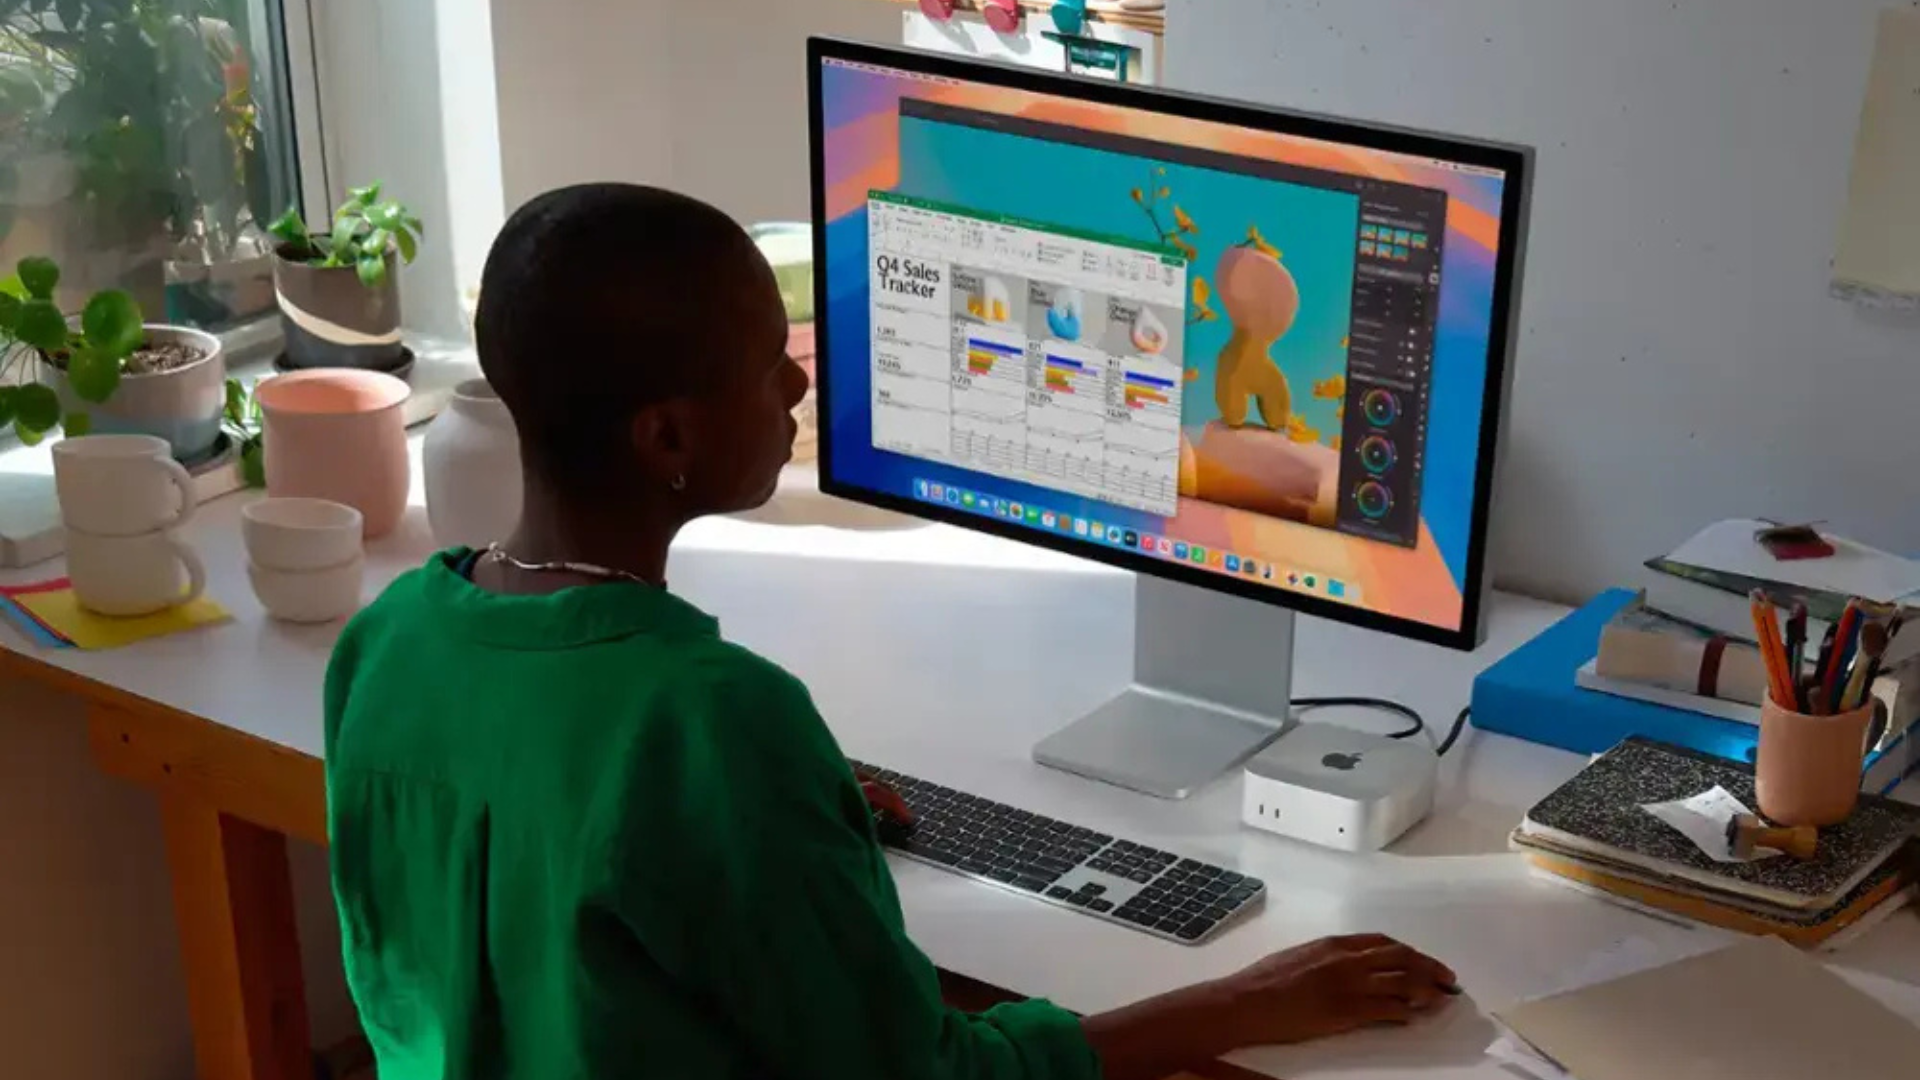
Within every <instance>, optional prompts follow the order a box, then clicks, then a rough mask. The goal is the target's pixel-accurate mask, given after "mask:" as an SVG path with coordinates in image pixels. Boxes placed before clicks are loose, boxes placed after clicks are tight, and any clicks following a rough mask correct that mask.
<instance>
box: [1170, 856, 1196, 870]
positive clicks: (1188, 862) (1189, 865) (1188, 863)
mask: <svg viewBox="0 0 1920 1080" xmlns="http://www.w3.org/2000/svg"><path fill="white" fill-rule="evenodd" d="M1174 869H1176V870H1198V869H1200V864H1199V863H1197V862H1195V861H1193V860H1192V859H1181V860H1180V865H1178V866H1176V867H1174Z"/></svg>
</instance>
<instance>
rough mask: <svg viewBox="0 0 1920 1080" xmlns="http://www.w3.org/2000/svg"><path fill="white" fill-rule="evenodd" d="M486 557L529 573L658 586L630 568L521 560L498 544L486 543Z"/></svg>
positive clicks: (563, 561)
mask: <svg viewBox="0 0 1920 1080" xmlns="http://www.w3.org/2000/svg"><path fill="white" fill-rule="evenodd" d="M486 557H487V559H489V560H490V561H492V562H501V563H506V564H507V565H508V566H511V567H513V568H514V569H515V570H521V571H524V572H526V573H529V574H579V575H580V576H581V577H590V578H599V579H600V580H601V581H628V582H632V583H633V584H635V585H645V586H646V587H647V588H649V589H652V588H658V586H656V585H655V584H654V583H653V582H651V581H648V580H647V579H646V578H643V577H641V576H640V575H639V574H636V573H633V572H632V571H630V570H614V569H612V568H610V567H605V566H595V565H594V564H593V563H583V562H571V561H567V560H561V561H558V562H538V563H536V562H522V561H520V560H519V559H516V558H514V557H513V556H511V555H509V554H507V551H506V549H505V548H503V547H501V546H500V545H499V544H489V545H487V550H486Z"/></svg>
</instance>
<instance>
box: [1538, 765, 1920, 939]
mask: <svg viewBox="0 0 1920 1080" xmlns="http://www.w3.org/2000/svg"><path fill="white" fill-rule="evenodd" d="M1716 786H1717V787H1719V788H1722V789H1724V790H1725V791H1726V792H1727V793H1728V794H1730V795H1731V796H1733V798H1734V799H1736V800H1738V801H1739V802H1740V803H1742V804H1744V805H1745V806H1748V807H1752V806H1754V805H1755V802H1756V801H1755V797H1754V790H1753V770H1752V769H1751V768H1750V767H1747V766H1743V765H1741V764H1739V763H1736V762H1732V761H1728V760H1726V759H1724V758H1719V757H1715V756H1713V755H1711V754H1703V753H1699V752H1697V751H1693V750H1688V749H1684V748H1682V747H1677V746H1670V745H1667V744H1665V743H1657V742H1653V741H1650V740H1646V739H1637V738H1636V739H1628V740H1626V741H1625V742H1623V743H1621V744H1620V745H1619V746H1616V747H1614V748H1613V749H1612V750H1609V751H1608V752H1607V753H1605V754H1602V755H1601V756H1600V757H1599V758H1597V759H1595V761H1594V762H1593V763H1592V764H1591V765H1589V766H1588V767H1587V768H1586V769H1585V770H1583V771H1582V772H1581V773H1580V775H1578V776H1576V777H1575V778H1574V779H1572V780H1570V781H1568V782H1567V783H1566V784H1565V785H1564V786H1562V787H1561V788H1560V789H1559V790H1557V791H1555V792H1554V793H1553V794H1552V795H1549V796H1547V798H1545V799H1543V800H1541V802H1540V803H1539V805H1537V806H1535V807H1534V808H1533V809H1532V810H1530V811H1528V812H1527V816H1526V819H1525V820H1524V821H1523V822H1522V823H1521V825H1520V827H1519V828H1518V829H1516V830H1514V833H1513V836H1512V843H1513V846H1514V847H1515V848H1516V849H1517V850H1519V851H1520V852H1522V853H1523V854H1525V855H1526V856H1527V858H1528V859H1529V861H1530V862H1531V863H1532V864H1533V866H1534V868H1535V869H1536V870H1538V871H1540V872H1542V873H1545V874H1548V875H1551V876H1553V877H1555V878H1558V879H1561V880H1564V881H1568V882H1571V883H1573V884H1575V885H1577V886H1580V887H1582V888H1585V889H1588V890H1592V891H1595V892H1598V893H1600V894H1603V895H1605V896H1607V897H1609V898H1612V899H1615V900H1618V901H1620V902H1622V903H1626V904H1628V905H1631V906H1635V907H1640V908H1646V909H1652V910H1655V911H1658V912H1662V913H1664V914H1666V915H1668V916H1673V917H1679V918H1682V919H1687V920H1691V921H1695V922H1701V923H1706V924H1710V925H1713V926H1719V927H1723V928H1726V929H1730V930H1736V931H1741V932H1744V933H1750V934H1764V935H1768V936H1772V937H1778V938H1781V939H1783V940H1785V941H1788V942H1791V943H1793V944H1795V945H1799V946H1802V947H1812V946H1815V945H1820V944H1823V943H1828V942H1830V941H1831V939H1833V938H1835V937H1836V936H1837V935H1840V934H1841V933H1843V932H1846V931H1849V930H1852V931H1855V932H1859V931H1862V930H1864V929H1865V928H1867V927H1869V926H1871V925H1873V924H1875V923H1877V922H1878V921H1879V920H1880V919H1882V918H1884V917H1886V916H1887V915H1889V914H1891V913H1893V912H1895V911H1898V910H1899V909H1900V908H1902V907H1904V906H1905V905H1906V904H1907V903H1908V901H1909V900H1910V899H1912V897H1913V894H1914V891H1915V885H1916V883H1917V882H1920V840H1917V839H1916V836H1917V835H1920V806H1909V805H1906V804H1904V803H1898V802H1894V801H1892V800H1889V799H1882V798H1879V797H1877V796H1872V795H1864V796H1862V797H1861V801H1860V806H1859V808H1858V809H1857V810H1855V811H1854V814H1853V816H1852V817H1851V818H1849V819H1848V820H1847V821H1846V822H1845V823H1844V824H1842V825H1838V826H1835V827H1833V828H1830V829H1825V830H1822V831H1821V833H1820V840H1819V847H1818V849H1817V851H1816V854H1815V857H1814V858H1812V859H1810V860H1806V861H1801V860H1797V859H1794V858H1791V857H1789V856H1786V855H1775V856H1773V857H1770V858H1764V859H1759V860H1756V861H1752V862H1735V861H1723V860H1725V859H1726V857H1727V855H1728V852H1727V851H1720V852H1718V853H1717V854H1718V857H1716V855H1715V854H1710V853H1708V852H1707V851H1706V850H1704V849H1703V848H1702V847H1701V846H1700V845H1699V844H1697V843H1696V842H1695V841H1694V840H1692V839H1690V838H1689V837H1688V836H1686V835H1685V834H1683V833H1681V832H1680V831H1678V830H1677V829H1675V828H1673V827H1672V826H1670V825H1668V824H1667V823H1666V822H1664V821H1662V820H1661V819H1659V818H1657V817H1655V816H1654V815H1653V814H1651V813H1649V812H1648V811H1647V810H1646V809H1644V807H1646V806H1649V805H1653V804H1658V803H1665V802H1672V801H1676V800H1681V799H1689V798H1692V797H1693V796H1696V795H1699V794H1701V793H1703V792H1707V791H1711V790H1712V789H1713V788H1715V787H1716Z"/></svg>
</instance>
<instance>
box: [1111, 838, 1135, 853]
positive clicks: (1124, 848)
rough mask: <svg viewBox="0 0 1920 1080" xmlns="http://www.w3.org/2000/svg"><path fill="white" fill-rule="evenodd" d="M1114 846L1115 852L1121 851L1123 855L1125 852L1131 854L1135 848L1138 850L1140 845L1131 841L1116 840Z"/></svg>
mask: <svg viewBox="0 0 1920 1080" xmlns="http://www.w3.org/2000/svg"><path fill="white" fill-rule="evenodd" d="M1113 846H1114V849H1115V850H1117V851H1120V852H1123V853H1124V852H1129V851H1133V850H1134V849H1135V848H1137V847H1138V846H1139V845H1138V844H1135V843H1134V842H1133V841H1131V840H1115V841H1114V842H1113Z"/></svg>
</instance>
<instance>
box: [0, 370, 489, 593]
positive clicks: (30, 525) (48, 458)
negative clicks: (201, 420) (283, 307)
mask: <svg viewBox="0 0 1920 1080" xmlns="http://www.w3.org/2000/svg"><path fill="white" fill-rule="evenodd" d="M408 344H409V346H410V347H411V348H412V349H413V351H414V355H415V361H414V366H413V374H412V375H411V376H410V377H409V379H408V382H410V383H411V384H412V385H413V396H412V397H410V398H408V399H407V403H406V406H405V413H404V415H405V417H406V422H407V426H408V427H413V426H415V425H417V424H424V423H426V422H427V421H429V420H431V419H433V418H434V417H436V416H438V415H440V410H441V409H443V408H445V407H446V404H447V402H448V400H449V399H451V398H452V397H453V388H454V387H455V386H458V385H459V384H460V383H462V382H464V381H466V380H468V379H472V378H477V377H478V376H479V374H480V369H479V365H478V363H477V362H476V361H475V359H474V356H473V348H472V346H470V345H467V344H466V343H465V342H456V341H447V340H437V339H429V338H419V337H409V339H408ZM272 352H273V350H272V349H270V348H261V347H249V346H248V345H247V344H239V345H237V346H236V347H235V350H234V354H235V358H236V361H237V362H236V363H235V364H234V365H233V366H232V367H231V369H230V370H229V372H228V373H229V374H230V375H232V376H235V377H237V378H239V379H240V380H241V381H242V382H245V383H248V384H252V383H253V382H255V381H257V380H258V379H260V378H262V377H264V376H266V375H269V374H272V370H273V369H272ZM56 441H57V440H53V439H49V440H48V441H46V442H44V443H41V444H40V445H39V446H32V447H29V446H21V445H20V444H18V443H11V444H8V445H5V446H0V568H5V567H16V566H29V565H31V564H33V563H37V562H40V561H42V560H45V559H51V558H53V557H54V556H56V555H59V554H60V553H61V552H62V551H63V550H64V548H65V544H64V539H63V537H62V535H61V531H60V502H59V499H58V497H57V496H56V495H55V494H54V487H53V445H54V443H55V442H56ZM243 486H244V485H243V484H242V483H241V480H240V471H239V467H238V465H237V464H233V463H229V464H225V465H221V466H217V467H215V468H213V469H210V470H208V471H206V472H202V473H198V474H196V476H195V488H196V490H197V492H198V494H199V497H200V501H201V502H202V503H205V502H208V501H210V500H212V499H217V498H219V497H220V496H222V495H226V494H229V493H231V492H234V491H238V490H239V489H240V488H241V487H243Z"/></svg>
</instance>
